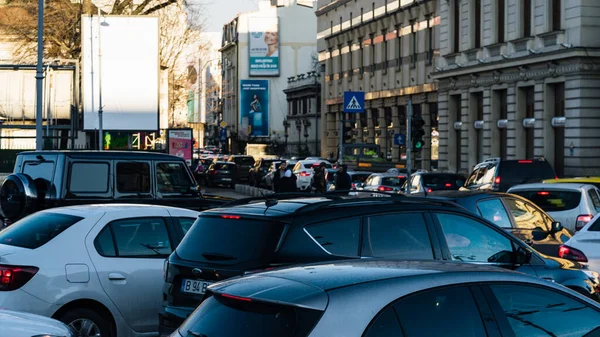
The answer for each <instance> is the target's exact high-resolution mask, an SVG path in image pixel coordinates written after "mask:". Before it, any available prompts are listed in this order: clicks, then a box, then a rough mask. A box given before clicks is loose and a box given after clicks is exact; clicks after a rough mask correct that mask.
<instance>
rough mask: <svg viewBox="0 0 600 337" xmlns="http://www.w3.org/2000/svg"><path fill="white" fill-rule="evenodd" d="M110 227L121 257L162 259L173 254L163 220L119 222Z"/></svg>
mask: <svg viewBox="0 0 600 337" xmlns="http://www.w3.org/2000/svg"><path fill="white" fill-rule="evenodd" d="M110 226H111V229H112V231H113V234H114V236H115V241H116V245H117V255H118V256H119V257H160V256H166V255H169V254H170V253H171V243H170V242H169V234H168V233H167V227H166V225H165V222H164V221H163V219H161V218H137V219H126V220H117V221H114V222H112V223H111V224H110Z"/></svg>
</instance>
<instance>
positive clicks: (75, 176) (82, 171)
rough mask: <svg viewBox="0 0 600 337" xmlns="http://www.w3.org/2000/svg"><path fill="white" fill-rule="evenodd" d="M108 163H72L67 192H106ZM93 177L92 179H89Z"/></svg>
mask: <svg viewBox="0 0 600 337" xmlns="http://www.w3.org/2000/svg"><path fill="white" fill-rule="evenodd" d="M108 169H109V165H108V163H73V164H72V165H71V176H70V180H69V191H71V192H74V193H106V192H108V177H109V174H108ZM90 177H94V179H90Z"/></svg>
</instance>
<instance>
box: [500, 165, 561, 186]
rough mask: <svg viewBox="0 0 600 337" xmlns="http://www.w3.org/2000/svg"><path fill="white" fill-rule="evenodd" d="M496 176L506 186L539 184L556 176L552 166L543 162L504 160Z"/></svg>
mask: <svg viewBox="0 0 600 337" xmlns="http://www.w3.org/2000/svg"><path fill="white" fill-rule="evenodd" d="M498 175H499V176H500V177H501V178H502V183H503V184H507V185H508V186H514V185H519V184H527V183H535V182H540V181H542V180H544V179H554V178H555V176H556V175H555V174H554V170H553V169H552V166H550V164H549V163H548V162H547V161H543V160H504V161H502V163H501V164H500V172H499V174H498Z"/></svg>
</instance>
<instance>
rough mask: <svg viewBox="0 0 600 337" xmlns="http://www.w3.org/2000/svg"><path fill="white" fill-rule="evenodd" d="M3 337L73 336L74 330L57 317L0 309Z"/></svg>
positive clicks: (0, 332)
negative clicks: (56, 318)
mask: <svg viewBox="0 0 600 337" xmlns="http://www.w3.org/2000/svg"><path fill="white" fill-rule="evenodd" d="M0 336H2V337H32V336H36V337H38V336H39V337H73V336H74V334H73V331H72V330H71V329H70V328H69V327H68V326H66V325H65V324H64V323H62V322H59V321H57V320H55V319H52V318H48V317H43V316H38V315H34V314H29V313H26V312H18V311H10V310H4V309H0Z"/></svg>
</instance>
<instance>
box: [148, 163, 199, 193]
mask: <svg viewBox="0 0 600 337" xmlns="http://www.w3.org/2000/svg"><path fill="white" fill-rule="evenodd" d="M156 181H157V182H158V192H160V193H186V192H189V191H190V188H191V187H192V186H193V185H195V184H194V183H192V180H191V178H190V176H189V175H188V172H187V170H186V168H185V166H184V164H183V163H158V164H157V165H156Z"/></svg>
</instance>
